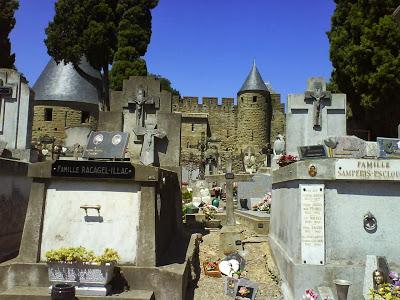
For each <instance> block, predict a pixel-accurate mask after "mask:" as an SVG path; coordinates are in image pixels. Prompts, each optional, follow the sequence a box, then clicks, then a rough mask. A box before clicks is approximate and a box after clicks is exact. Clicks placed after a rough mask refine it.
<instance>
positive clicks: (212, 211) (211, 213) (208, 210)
mask: <svg viewBox="0 0 400 300" xmlns="http://www.w3.org/2000/svg"><path fill="white" fill-rule="evenodd" d="M202 209H203V213H204V215H205V217H206V219H207V220H214V219H215V216H216V215H217V208H216V207H215V206H213V205H206V206H203V208H202Z"/></svg>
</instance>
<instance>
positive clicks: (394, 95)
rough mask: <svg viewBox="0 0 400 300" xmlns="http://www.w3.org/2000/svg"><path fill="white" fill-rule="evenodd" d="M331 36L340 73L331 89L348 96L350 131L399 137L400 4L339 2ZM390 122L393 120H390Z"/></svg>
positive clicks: (388, 1)
mask: <svg viewBox="0 0 400 300" xmlns="http://www.w3.org/2000/svg"><path fill="white" fill-rule="evenodd" d="M335 3H336V9H335V12H334V14H333V16H332V27H331V30H330V32H328V38H329V41H330V59H331V61H332V65H333V67H334V70H333V72H332V78H331V83H330V86H331V88H333V91H336V92H342V93H345V94H347V101H348V104H349V106H350V109H351V117H350V119H349V126H350V127H352V128H353V129H368V130H371V132H372V136H374V137H376V136H377V135H380V136H394V135H397V133H396V128H397V125H398V123H399V120H400V109H399V105H400V30H399V28H398V27H397V25H396V24H395V23H394V21H393V19H392V16H391V15H392V13H393V12H394V10H395V9H396V7H397V5H398V0H335ZM389 116H390V117H389Z"/></svg>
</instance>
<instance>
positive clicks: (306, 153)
mask: <svg viewBox="0 0 400 300" xmlns="http://www.w3.org/2000/svg"><path fill="white" fill-rule="evenodd" d="M298 151H299V156H300V159H313V158H326V157H327V156H326V150H325V147H324V146H323V145H312V146H302V147H298Z"/></svg>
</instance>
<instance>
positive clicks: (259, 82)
mask: <svg viewBox="0 0 400 300" xmlns="http://www.w3.org/2000/svg"><path fill="white" fill-rule="evenodd" d="M246 91H263V92H268V87H267V86H266V85H265V83H264V80H263V79H262V77H261V75H260V72H258V69H257V67H256V61H255V60H254V62H253V67H252V68H251V71H250V73H249V75H247V78H246V81H245V82H244V83H243V85H242V87H241V88H240V90H239V92H238V94H240V93H243V92H246Z"/></svg>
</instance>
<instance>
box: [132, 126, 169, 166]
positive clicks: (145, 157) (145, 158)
mask: <svg viewBox="0 0 400 300" xmlns="http://www.w3.org/2000/svg"><path fill="white" fill-rule="evenodd" d="M156 125H157V124H155V123H151V122H146V127H136V128H135V129H133V132H134V133H135V134H136V135H137V136H141V135H143V136H144V138H143V145H142V151H141V152H140V161H141V162H142V163H143V164H144V165H145V166H149V165H151V164H152V163H154V138H159V139H162V138H164V137H165V136H166V133H165V131H164V130H162V129H156Z"/></svg>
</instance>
